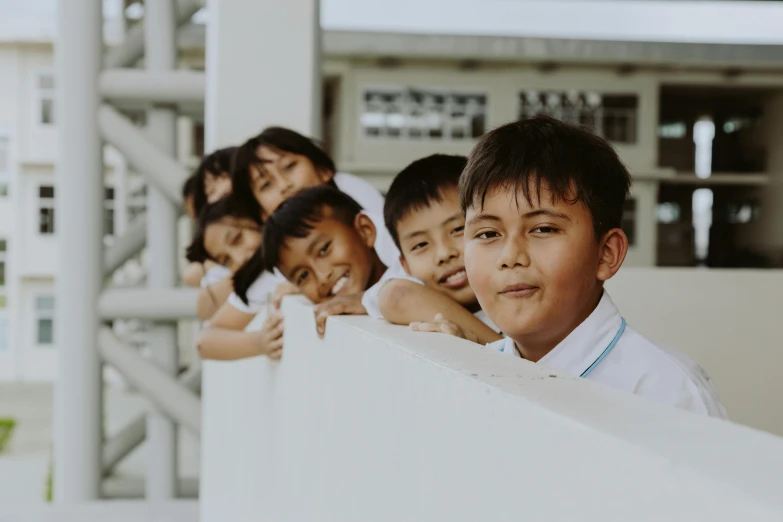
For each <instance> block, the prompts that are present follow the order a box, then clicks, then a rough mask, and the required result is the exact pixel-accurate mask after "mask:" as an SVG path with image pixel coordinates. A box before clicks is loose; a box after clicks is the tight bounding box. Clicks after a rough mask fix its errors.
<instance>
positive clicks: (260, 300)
mask: <svg viewBox="0 0 783 522" xmlns="http://www.w3.org/2000/svg"><path fill="white" fill-rule="evenodd" d="M281 277H282V276H279V275H278V274H270V273H268V272H265V273H264V274H262V275H261V277H259V278H258V279H256V280H255V282H254V283H253V284H252V285H250V288H248V289H247V304H245V303H244V301H242V299H240V298H239V296H238V295H237V294H236V293H235V292H231V295H229V296H228V302H229V304H231V306H233V307H234V308H236V309H237V310H239V311H240V312H244V313H246V314H257V313H258V312H260V311H261V310H262V309H263V308H264V306H266V304H267V301H268V300H269V295H270V294H271V293H272V292H274V291H275V288H277V285H279V284H280V283H281V282H282V281H283V280H281Z"/></svg>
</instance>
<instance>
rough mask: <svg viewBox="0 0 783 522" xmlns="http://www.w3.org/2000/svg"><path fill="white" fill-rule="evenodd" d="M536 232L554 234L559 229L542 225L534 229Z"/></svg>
mask: <svg viewBox="0 0 783 522" xmlns="http://www.w3.org/2000/svg"><path fill="white" fill-rule="evenodd" d="M532 232H533V233H534V234H544V235H547V234H554V233H555V232H557V229H556V228H555V227H548V226H542V227H536V228H534V229H533V230H532Z"/></svg>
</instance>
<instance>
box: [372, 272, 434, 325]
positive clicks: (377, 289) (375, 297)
mask: <svg viewBox="0 0 783 522" xmlns="http://www.w3.org/2000/svg"><path fill="white" fill-rule="evenodd" d="M392 279H405V280H407V281H413V282H414V283H418V284H420V285H423V284H424V283H423V282H422V281H421V280H419V279H416V278H415V277H413V276H409V275H408V274H406V273H405V269H403V268H402V265H401V264H400V262H399V260H398V261H397V262H396V263H395V264H393V265H391V266H390V267H389V268H388V269H387V270H386V272H384V274H383V276H381V278H380V280H378V282H377V283H375V284H374V285H372V286H371V287H370V288H368V289H367V291H365V292H364V295H363V296H362V305H363V306H364V308H365V309H366V310H367V315H369V316H370V317H372V318H374V319H383V314H381V305H380V301H379V296H380V294H381V289H382V288H383V286H384V285H385V284H386V283H388V282H389V281H391V280H392Z"/></svg>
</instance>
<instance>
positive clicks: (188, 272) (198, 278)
mask: <svg viewBox="0 0 783 522" xmlns="http://www.w3.org/2000/svg"><path fill="white" fill-rule="evenodd" d="M236 149H237V148H236V147H227V148H224V149H219V150H216V151H215V152H212V153H211V154H208V155H206V156H205V157H204V159H203V160H202V161H201V163H200V164H199V166H198V167H197V168H196V170H195V171H194V172H193V174H192V175H191V176H190V177H189V178H188V179H187V180H186V181H185V184H184V186H183V187H182V199H183V202H184V207H185V212H186V213H187V214H188V216H190V218H191V219H198V218H199V216H201V214H202V212H203V211H204V208H205V207H206V206H207V205H208V204H211V203H216V202H217V201H219V200H220V199H222V198H224V197H226V196H228V195H229V194H231V177H230V175H229V171H230V170H231V160H232V158H233V156H234V153H235V152H236ZM229 275H231V272H229V271H228V270H226V269H225V268H224V267H222V266H219V265H218V264H216V263H214V262H212V261H205V262H204V263H199V262H192V263H190V264H189V265H188V266H187V267H185V270H184V272H183V274H182V281H183V282H184V283H185V284H186V285H188V286H192V287H198V286H201V287H202V288H206V287H207V286H211V285H214V284H216V283H218V282H219V281H221V280H223V279H225V278H226V277H227V276H229Z"/></svg>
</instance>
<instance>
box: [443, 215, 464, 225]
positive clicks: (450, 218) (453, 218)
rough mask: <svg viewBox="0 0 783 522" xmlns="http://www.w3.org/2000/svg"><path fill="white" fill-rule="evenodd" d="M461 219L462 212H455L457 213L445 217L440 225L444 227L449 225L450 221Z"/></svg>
mask: <svg viewBox="0 0 783 522" xmlns="http://www.w3.org/2000/svg"><path fill="white" fill-rule="evenodd" d="M461 218H463V215H462V212H457V213H455V214H453V215H451V216H449V217H447V218H446V219H444V220H443V223H441V225H446V224H448V223H451V222H452V221H456V220H458V219H461Z"/></svg>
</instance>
